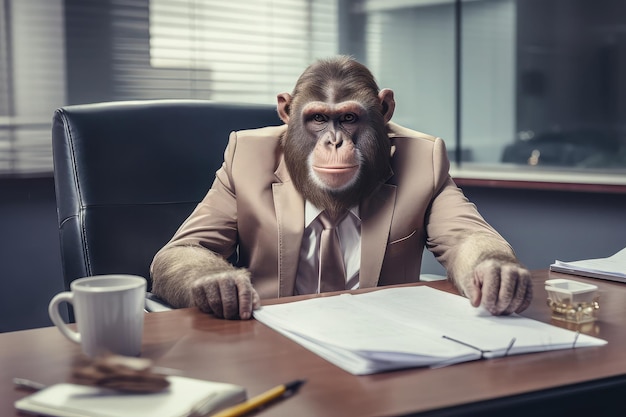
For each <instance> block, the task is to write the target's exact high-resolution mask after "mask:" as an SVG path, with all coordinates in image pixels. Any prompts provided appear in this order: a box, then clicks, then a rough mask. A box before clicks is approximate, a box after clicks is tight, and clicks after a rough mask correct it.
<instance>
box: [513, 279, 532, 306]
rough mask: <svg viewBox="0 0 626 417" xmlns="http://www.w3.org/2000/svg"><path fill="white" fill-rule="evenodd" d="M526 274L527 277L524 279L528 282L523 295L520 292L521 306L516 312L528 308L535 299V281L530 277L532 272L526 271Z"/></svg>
mask: <svg viewBox="0 0 626 417" xmlns="http://www.w3.org/2000/svg"><path fill="white" fill-rule="evenodd" d="M526 275H527V277H526V278H525V279H524V282H525V283H526V287H525V291H524V294H523V295H522V294H521V293H520V300H521V302H520V304H519V306H518V307H517V308H516V309H515V312H516V313H521V312H522V311H524V310H526V309H527V308H528V306H530V302H531V301H532V299H533V283H532V280H531V279H530V272H528V271H526Z"/></svg>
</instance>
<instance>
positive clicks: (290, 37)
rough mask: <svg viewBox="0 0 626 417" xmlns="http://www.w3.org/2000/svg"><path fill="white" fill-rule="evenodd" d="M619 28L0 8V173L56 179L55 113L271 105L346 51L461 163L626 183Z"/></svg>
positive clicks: (353, 8) (605, 4) (572, 8)
mask: <svg viewBox="0 0 626 417" xmlns="http://www.w3.org/2000/svg"><path fill="white" fill-rule="evenodd" d="M338 22H341V23H338ZM624 27H626V2H624V1H623V0H595V1H588V0H386V1H378V0H341V1H340V0H237V1H223V0H107V1H99V0H89V1H87V0H28V1H23V0H0V175H7V174H8V175H42V174H43V175H50V174H51V172H52V160H51V150H50V120H51V116H52V113H53V111H54V109H56V108H57V107H60V106H62V105H66V104H80V103H88V102H100V101H112V100H134V99H158V98H198V99H209V100H219V101H231V102H262V103H273V102H274V101H275V96H276V94H277V93H279V92H282V91H288V90H290V89H291V88H292V87H293V84H294V82H295V80H296V78H297V76H298V75H299V74H300V73H301V71H302V69H303V68H304V67H306V65H308V64H309V63H310V62H311V61H313V60H314V59H315V58H318V57H322V56H329V55H333V54H335V53H337V52H342V53H347V54H352V55H354V56H355V57H357V58H358V59H360V60H361V61H362V62H364V63H365V64H367V65H368V66H369V67H370V68H371V69H372V71H373V72H374V74H375V75H376V77H377V79H378V81H379V84H380V85H381V87H389V88H392V89H394V90H395V91H396V99H397V102H398V106H397V109H396V114H395V116H394V120H395V121H397V122H399V123H401V124H404V125H406V126H408V127H411V128H414V129H417V130H421V131H425V132H428V133H432V134H435V135H438V136H441V137H443V138H444V139H445V140H446V143H447V146H448V149H449V151H450V157H451V159H452V160H453V161H455V162H456V163H457V165H458V166H461V165H462V166H466V167H467V166H484V167H488V168H494V169H496V172H514V173H516V175H519V176H520V178H523V177H524V175H525V173H528V172H531V171H533V170H536V169H538V168H540V169H547V170H551V171H554V172H564V173H578V174H580V173H582V175H587V173H592V172H594V173H595V172H602V173H605V174H608V175H609V176H611V177H612V178H613V180H615V181H622V182H626V181H624V180H623V178H624V175H625V172H626V118H625V117H624V115H625V114H626V87H625V86H626V71H625V70H624V69H625V68H626V31H625V30H624ZM457 35H458V37H457ZM457 81H458V82H457ZM620 178H622V179H621V180H620Z"/></svg>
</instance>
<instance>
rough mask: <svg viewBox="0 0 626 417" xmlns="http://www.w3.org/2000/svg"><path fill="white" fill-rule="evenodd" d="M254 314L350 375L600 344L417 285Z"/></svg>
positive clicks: (279, 306) (271, 308)
mask: <svg viewBox="0 0 626 417" xmlns="http://www.w3.org/2000/svg"><path fill="white" fill-rule="evenodd" d="M254 316H255V318H256V319H257V320H259V321H261V322H263V323H265V324H266V325H268V326H270V327H272V328H273V329H275V330H277V331H279V332H280V333H282V334H284V335H285V336H287V337H289V338H291V339H293V340H295V341H296V342H298V343H300V344H302V345H303V346H305V347H306V348H308V349H309V350H311V351H313V352H315V353H317V354H319V355H320V356H322V357H324V358H325V359H327V360H329V361H330V362H332V363H334V364H335V365H337V366H340V367H342V368H343V369H345V370H347V371H348V372H351V373H353V374H357V375H360V374H368V373H374V372H381V371H385V370H389V369H397V368H404V367H411V366H440V365H443V364H452V363H457V362H462V361H468V360H475V359H480V358H481V357H485V358H489V357H496V356H502V355H504V354H517V353H525V352H534V351H543V350H552V349H565V348H571V347H573V346H574V344H575V345H576V347H583V346H598V345H602V344H605V343H606V342H605V341H603V340H600V339H596V338H593V337H590V336H586V335H577V334H576V333H575V332H572V331H569V330H565V329H562V328H559V327H555V326H551V325H549V324H545V323H541V322H538V321H535V320H531V319H527V318H524V317H521V316H519V315H511V316H500V317H494V316H492V315H490V314H489V313H488V312H486V311H484V310H482V309H476V308H474V307H472V306H471V305H470V304H469V301H468V300H467V299H466V298H464V297H460V296H457V295H453V294H449V293H446V292H443V291H439V290H436V289H433V288H429V287H425V286H417V287H402V288H389V289H381V290H379V291H374V292H370V293H365V294H359V295H350V294H343V295H338V296H334V297H321V298H314V299H309V300H304V301H298V302H293V303H285V304H277V305H273V306H264V307H262V308H261V309H260V310H257V311H255V312H254Z"/></svg>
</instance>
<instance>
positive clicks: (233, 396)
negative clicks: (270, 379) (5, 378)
mask: <svg viewBox="0 0 626 417" xmlns="http://www.w3.org/2000/svg"><path fill="white" fill-rule="evenodd" d="M167 379H168V380H169V381H170V386H169V387H168V389H166V390H164V391H161V392H155V393H150V394H136V393H123V392H119V391H113V390H110V389H107V388H100V387H93V386H87V385H76V384H55V385H52V386H50V387H48V388H45V389H43V390H41V391H39V392H36V393H34V394H31V395H29V396H27V397H25V398H22V399H21V400H18V401H16V402H15V407H16V408H17V409H18V410H20V411H24V412H27V413H31V414H36V415H42V416H57V417H79V416H82V417H84V416H90V417H187V416H190V415H206V414H208V413H213V412H216V411H218V410H221V409H223V408H226V407H229V406H231V405H234V404H238V403H240V402H242V401H245V400H246V391H245V389H244V388H243V387H241V386H239V385H234V384H227V383H222V382H212V381H204V380H200V379H193V378H185V377H181V376H170V377H168V378H167Z"/></svg>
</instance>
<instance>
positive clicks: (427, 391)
mask: <svg viewBox="0 0 626 417" xmlns="http://www.w3.org/2000/svg"><path fill="white" fill-rule="evenodd" d="M548 277H551V278H554V277H568V278H573V277H571V276H565V275H562V274H556V273H548V272H547V271H536V272H534V273H533V279H534V283H535V298H534V302H533V304H532V306H531V307H530V308H529V309H528V310H527V311H526V312H525V313H524V315H525V316H527V317H530V318H533V319H537V320H541V321H546V322H550V312H549V310H548V307H547V305H546V292H545V290H544V286H543V282H544V281H545V280H546V279H547V278H548ZM575 279H579V280H581V281H588V282H593V283H594V284H597V285H598V286H599V287H600V291H601V298H600V304H601V310H600V319H599V321H597V322H596V323H594V324H593V325H590V326H587V327H585V328H584V329H583V330H582V331H583V332H584V333H588V334H591V335H594V336H597V337H600V338H604V339H607V340H608V341H609V343H608V345H606V346H602V347H592V348H580V349H572V350H561V351H553V352H545V353H535V354H526V355H519V356H512V357H508V358H500V359H492V360H482V361H475V362H469V363H463V364H458V365H453V366H449V367H446V368H440V369H424V368H422V369H411V370H402V371H396V372H388V373H384V374H378V375H370V376H353V375H351V374H348V373H347V372H345V371H343V370H341V369H340V368H337V367H335V366H334V365H332V364H330V363H329V362H326V361H325V360H324V359H321V358H320V357H318V356H317V355H315V354H313V353H310V352H309V351H308V350H306V349H304V348H302V347H300V346H299V345H297V344H295V343H293V342H291V341H290V340H288V339H286V338H284V337H283V336H281V335H279V334H278V333H276V332H274V331H273V330H271V329H269V328H267V327H265V326H264V325H263V324H261V323H259V322H256V321H254V320H250V321H225V320H216V319H214V318H213V317H211V316H208V315H205V314H202V313H200V312H198V311H197V310H196V309H181V310H175V311H170V312H163V313H149V314H148V315H147V316H146V322H145V336H144V346H143V353H142V356H144V357H149V358H152V359H154V360H155V361H156V363H157V364H159V365H162V366H167V367H172V368H177V369H180V370H183V371H184V373H185V375H187V376H191V377H197V378H203V379H208V380H215V381H225V382H232V383H236V384H241V385H243V386H245V387H246V388H247V389H248V394H249V395H251V396H252V395H256V394H258V393H260V392H262V391H264V390H266V389H268V388H271V387H273V386H275V385H277V384H280V383H284V382H287V381H291V380H293V379H300V378H304V379H307V381H308V382H307V383H306V384H305V385H304V386H303V387H302V388H301V390H300V391H299V392H298V394H297V395H295V396H294V397H292V398H289V399H285V400H283V401H279V402H277V403H274V404H272V405H271V406H269V407H268V408H266V409H265V410H263V411H262V412H259V413H257V415H258V416H293V417H296V416H297V417H307V416H315V417H331V416H342V417H346V416H391V415H394V416H395V415H423V416H435V415H437V416H456V415H480V416H486V415H498V416H507V417H510V416H517V415H519V416H522V415H524V416H527V415H530V416H532V417H537V416H544V415H545V416H551V417H555V416H561V415H568V416H604V415H609V414H611V415H626V414H624V410H626V401H625V400H624V398H623V396H624V394H626V286H625V285H622V284H617V283H611V282H605V281H599V280H585V279H582V278H575ZM427 285H431V286H433V287H436V288H440V289H444V290H447V291H453V288H452V286H451V285H450V284H449V283H447V282H433V283H427ZM553 324H555V325H560V323H558V322H553ZM79 358H80V349H79V346H77V345H74V344H73V343H71V342H69V341H68V340H66V339H65V338H64V337H63V336H62V335H61V333H60V332H59V331H58V330H57V329H56V328H54V327H48V328H42V329H34V330H26V331H19V332H12V333H5V334H0V416H13V415H19V414H18V413H17V412H16V411H15V409H14V407H13V402H14V401H15V400H17V399H18V398H21V397H23V396H25V395H27V392H25V391H22V390H18V389H15V388H14V387H13V385H12V378H13V377H15V376H19V377H23V378H29V379H33V380H36V381H40V382H43V383H45V384H53V383H56V382H62V381H66V380H68V379H69V370H70V367H71V366H72V363H74V362H75V361H76V360H77V359H79Z"/></svg>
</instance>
